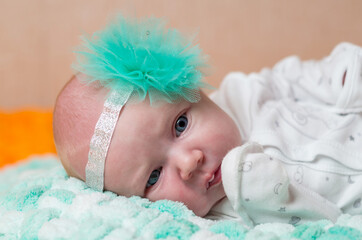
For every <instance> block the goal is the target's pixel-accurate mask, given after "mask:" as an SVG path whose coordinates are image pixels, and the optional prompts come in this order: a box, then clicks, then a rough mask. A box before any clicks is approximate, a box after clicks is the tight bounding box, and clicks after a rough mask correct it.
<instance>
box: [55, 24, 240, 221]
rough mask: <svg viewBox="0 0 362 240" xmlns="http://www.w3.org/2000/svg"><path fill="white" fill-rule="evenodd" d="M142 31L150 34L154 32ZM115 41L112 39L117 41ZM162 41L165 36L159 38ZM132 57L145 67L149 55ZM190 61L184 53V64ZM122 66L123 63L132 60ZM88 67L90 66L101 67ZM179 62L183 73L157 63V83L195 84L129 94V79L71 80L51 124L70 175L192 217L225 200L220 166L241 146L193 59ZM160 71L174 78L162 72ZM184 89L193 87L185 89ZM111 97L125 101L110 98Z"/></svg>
mask: <svg viewBox="0 0 362 240" xmlns="http://www.w3.org/2000/svg"><path fill="white" fill-rule="evenodd" d="M143 25H144V23H143ZM147 27H148V28H150V29H154V28H152V27H150V26H147ZM146 29H147V28H146ZM145 33H146V37H149V35H150V34H152V33H153V31H152V30H146V32H145ZM118 40H119V38H116V39H112V41H113V42H114V44H116V42H115V41H118ZM165 40H170V39H167V38H165V39H163V40H162V41H165ZM122 41H123V40H122ZM117 44H121V45H123V44H124V43H123V42H120V43H117ZM127 44H128V43H127ZM163 44H165V43H164V42H163ZM185 49H186V48H184V50H185ZM133 50H134V49H133ZM148 50H149V49H148ZM175 50H176V51H175ZM153 51H154V52H153V53H152V52H151V53H152V55H153V56H154V59H152V61H157V60H158V59H157V54H158V53H157V51H156V50H153ZM168 51H170V53H171V55H172V56H173V57H179V55H182V54H184V52H179V51H177V49H168ZM87 54H88V53H87ZM162 54H164V53H162ZM186 55H187V54H186ZM137 56H138V57H140V58H141V57H143V60H142V61H141V62H143V63H145V62H146V61H148V58H149V57H147V56H140V55H139V54H138V55H137ZM108 57H111V56H108ZM113 57H116V58H122V57H123V56H120V55H117V56H113ZM128 57H129V56H128ZM191 57H192V56H191ZM191 57H190V55H188V59H190V58H191ZM183 58H184V56H183ZM103 60H104V59H103ZM138 60H139V59H138ZM122 62H126V63H127V64H128V63H130V62H132V59H129V58H126V59H122ZM87 63H88V65H89V66H90V67H91V68H92V66H93V67H94V68H97V67H99V66H98V65H94V63H93V62H90V61H88V62H87ZM182 63H183V64H185V66H183V67H181V68H180V66H175V64H174V63H173V62H172V59H168V61H166V62H163V63H160V62H159V61H158V64H157V66H158V67H159V68H160V67H161V68H162V65H165V66H168V67H166V68H168V69H166V68H165V67H163V68H162V69H161V70H162V71H161V73H159V75H157V77H159V78H160V79H163V80H162V81H169V80H170V79H169V78H170V76H171V75H172V76H173V77H174V76H176V78H183V76H187V79H191V80H192V83H191V84H186V85H182V86H181V87H180V88H177V86H176V87H172V88H171V90H170V87H169V86H167V87H166V88H165V87H164V86H159V87H152V88H149V89H150V90H149V91H141V90H139V89H138V90H134V89H136V88H135V87H134V88H133V89H132V87H131V88H130V87H129V85H127V82H126V83H125V82H121V83H119V82H120V81H118V83H117V84H114V83H113V82H112V81H114V79H111V80H109V79H106V80H103V79H100V77H99V76H95V75H94V71H93V72H92V71H90V70H89V66H87V68H88V69H85V71H82V72H83V73H79V74H77V75H76V76H74V77H73V78H72V79H71V80H70V81H69V82H68V83H67V84H66V86H65V87H64V88H63V90H62V91H61V93H60V94H59V96H58V99H57V102H56V106H55V110H54V123H53V124H54V137H55V142H56V147H57V151H58V154H59V157H60V159H61V161H62V164H63V166H64V168H65V169H66V171H67V173H68V174H69V175H70V176H73V177H76V178H79V179H81V180H83V181H85V182H86V183H87V184H88V185H90V186H91V187H93V188H95V189H98V190H103V189H104V190H109V191H112V192H115V193H117V194H119V195H123V196H132V195H137V196H142V197H147V198H149V199H150V200H152V201H156V200H160V199H169V200H174V201H180V202H183V203H185V205H186V206H187V207H189V208H190V209H191V210H193V211H194V212H195V214H197V215H199V216H204V215H206V214H207V212H208V211H209V210H210V208H211V207H212V206H213V205H215V203H217V202H218V201H219V200H221V199H222V198H223V197H224V196H225V193H224V190H223V187H222V184H221V172H220V165H221V162H222V159H223V157H224V156H225V155H226V153H227V152H228V151H229V150H230V149H231V148H233V147H235V146H237V145H240V144H241V139H240V135H239V132H238V129H237V127H236V125H235V123H234V122H233V121H232V120H231V118H230V117H229V116H228V115H227V114H226V113H225V112H223V111H222V110H221V109H220V108H219V107H218V106H216V105H215V103H213V102H212V101H211V100H210V99H209V98H208V97H207V96H206V95H205V94H204V93H203V92H201V91H200V90H199V87H200V86H201V84H199V83H197V81H196V80H197V78H199V77H200V74H199V72H198V70H197V68H195V67H194V66H195V64H196V62H195V61H191V62H187V61H184V62H182ZM168 64H170V65H168ZM196 65H197V64H196ZM132 66H133V67H134V66H135V65H132ZM142 66H144V65H142ZM127 67H128V68H130V67H131V65H127ZM159 68H158V69H153V70H154V71H155V70H159ZM165 69H166V70H165ZM180 69H182V70H180ZM185 69H186V70H185ZM143 70H144V69H140V70H139V71H140V72H141V75H142V74H143V75H146V73H145V72H142V71H143ZM137 71H138V69H133V70H132V73H131V74H129V75H128V76H130V75H132V76H133V75H134V74H135V72H136V73H137V74H140V73H139V72H137ZM165 71H169V72H172V74H171V75H170V73H167V74H164V75H162V73H164V72H165ZM180 71H187V72H186V74H185V72H180ZM96 72H99V69H98V70H97V71H96ZM146 72H147V73H148V74H149V75H148V77H147V79H146V80H144V81H148V80H150V79H151V80H152V81H157V80H158V79H154V76H153V75H152V73H150V72H149V71H146ZM159 72H160V71H159ZM92 74H93V75H92ZM102 74H103V75H104V74H105V71H103V73H102ZM109 75H112V74H109ZM113 76H115V75H114V74H113ZM117 77H118V76H116V77H115V78H117ZM173 77H171V78H173ZM143 78H144V76H143ZM90 79H91V80H90ZM195 79H196V80H195ZM182 81H183V82H185V81H186V80H185V79H182ZM193 83H197V84H193ZM112 84H113V85H112ZM157 84H158V83H157ZM159 84H161V85H162V84H164V83H159ZM122 85H124V86H125V89H128V90H129V89H131V91H128V92H129V93H130V94H131V95H130V96H129V98H128V95H127V94H129V93H127V91H122V90H121V91H119V89H122ZM188 86H191V87H190V88H188V89H187V90H186V91H184V90H183V89H184V88H185V87H188ZM164 89H166V90H164ZM143 90H144V89H143ZM143 93H145V94H143ZM124 94H126V95H127V96H126V97H124ZM114 95H116V96H121V98H122V97H123V99H122V100H120V101H119V99H117V98H116V100H114V99H115V98H114ZM113 124H116V125H113ZM112 134H113V135H112ZM107 139H108V140H107ZM103 156H104V157H103ZM103 167H104V169H103Z"/></svg>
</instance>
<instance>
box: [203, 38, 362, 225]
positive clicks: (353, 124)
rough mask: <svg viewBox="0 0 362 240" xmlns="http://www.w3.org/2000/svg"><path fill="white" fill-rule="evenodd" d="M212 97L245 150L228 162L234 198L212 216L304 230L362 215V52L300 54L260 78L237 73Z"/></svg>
mask: <svg viewBox="0 0 362 240" xmlns="http://www.w3.org/2000/svg"><path fill="white" fill-rule="evenodd" d="M211 98H212V99H213V100H214V101H215V102H216V103H217V104H218V105H219V106H220V107H221V108H222V109H223V110H224V111H226V112H227V113H228V114H229V115H230V116H231V117H232V118H233V120H234V121H235V122H236V123H237V125H238V127H239V129H240V133H241V136H242V139H243V140H244V145H243V146H241V147H238V148H236V149H234V150H232V151H231V152H230V153H229V154H228V155H227V156H226V157H225V159H224V161H223V164H222V176H223V185H224V188H225V192H226V195H227V197H228V199H225V200H223V201H222V202H221V203H220V204H218V205H216V206H215V207H214V208H213V209H212V210H211V212H210V215H209V217H210V218H218V217H220V216H222V217H232V218H234V217H236V218H239V219H240V221H242V222H244V223H245V224H247V225H253V224H255V223H265V222H276V221H277V222H285V223H291V224H298V223H301V222H304V221H309V220H316V219H322V218H327V219H330V220H332V221H334V220H336V218H337V217H338V216H339V215H340V214H341V213H350V214H362V206H361V198H362V49H361V48H360V47H358V46H355V45H352V44H349V43H342V44H339V45H338V46H337V47H336V48H335V49H334V50H333V51H332V53H331V55H330V56H328V57H326V58H324V59H322V60H321V61H304V62H303V61H301V60H300V59H299V58H298V57H296V56H292V57H288V58H286V59H284V60H282V61H280V62H279V63H277V64H276V65H275V67H274V68H273V69H264V70H262V71H261V72H260V73H258V74H255V73H253V74H250V75H245V74H242V73H231V74H229V75H228V76H227V77H226V78H225V80H224V81H223V83H222V85H221V87H220V89H219V90H218V91H217V92H215V93H214V94H212V96H211ZM247 142H249V143H247Z"/></svg>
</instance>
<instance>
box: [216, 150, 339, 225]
mask: <svg viewBox="0 0 362 240" xmlns="http://www.w3.org/2000/svg"><path fill="white" fill-rule="evenodd" d="M221 171H222V179H223V185H224V189H225V193H226V196H227V197H228V199H229V201H230V203H231V205H232V208H233V209H234V211H235V212H237V213H238V214H239V215H240V216H241V217H243V218H244V219H245V218H250V219H251V220H252V221H253V222H254V224H257V223H266V222H283V223H289V224H299V223H301V222H305V221H311V220H317V219H325V218H327V219H330V220H332V221H335V220H336V219H337V217H338V216H339V215H340V214H341V212H340V210H339V209H338V208H337V207H336V206H335V205H334V204H332V203H330V202H329V201H327V200H326V199H324V198H323V197H321V196H320V195H318V194H316V193H315V192H312V191H311V190H309V189H307V188H305V187H302V186H300V185H298V184H296V183H294V182H292V181H291V180H290V179H289V177H288V174H287V172H286V171H285V169H284V167H283V164H282V163H281V161H279V160H278V159H276V158H273V157H271V156H269V155H267V154H265V153H264V152H263V148H262V147H261V145H259V144H256V143H246V144H244V145H243V146H241V147H237V148H234V149H233V150H231V151H230V152H229V153H228V154H227V155H226V157H225V158H224V160H223V163H222V166H221Z"/></svg>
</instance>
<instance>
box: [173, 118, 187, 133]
mask: <svg viewBox="0 0 362 240" xmlns="http://www.w3.org/2000/svg"><path fill="white" fill-rule="evenodd" d="M188 122H189V121H188V120H187V117H186V115H185V114H184V115H182V116H181V117H179V118H178V119H177V121H176V124H175V130H176V137H179V136H180V135H181V133H182V132H183V131H185V130H186V128H187V124H188Z"/></svg>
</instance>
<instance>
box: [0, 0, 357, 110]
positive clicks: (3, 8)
mask: <svg viewBox="0 0 362 240" xmlns="http://www.w3.org/2000/svg"><path fill="white" fill-rule="evenodd" d="M119 11H122V12H125V13H127V14H128V15H132V16H149V15H153V16H156V17H164V18H165V19H167V20H168V23H169V26H171V27H175V28H179V29H180V30H181V31H182V32H186V33H193V32H195V31H198V33H199V37H198V40H199V41H198V42H199V43H200V46H201V48H203V49H204V51H205V52H206V53H207V54H208V55H209V56H210V63H211V64H212V65H213V71H212V75H210V76H208V77H207V80H208V81H209V82H210V83H212V84H214V85H215V86H218V84H219V83H220V81H221V79H222V77H223V76H224V75H225V74H226V73H227V72H229V71H232V70H240V71H244V72H246V73H249V72H252V71H259V70H260V69H261V68H262V67H270V66H273V64H274V63H275V62H276V61H278V60H279V59H281V58H282V57H285V56H287V55H290V54H297V55H300V56H301V57H302V58H303V59H309V58H320V57H322V56H324V55H326V54H328V53H329V52H330V50H331V49H332V48H333V46H335V45H336V44H337V43H339V42H341V41H350V42H353V43H355V44H359V45H362V1H359V0H343V1H342V0H304V1H301V0H300V1H297V0H264V1H261V0H254V1H252V0H249V1H247V0H239V1H238V0H177V1H176V0H136V1H131V0H73V1H71V0H0V109H19V108H28V107H35V106H38V107H45V108H51V107H52V106H53V104H54V101H55V98H56V95H57V93H58V92H59V91H60V89H61V87H62V86H63V85H64V83H65V82H66V81H67V80H68V79H69V78H70V77H71V75H72V70H71V69H70V64H71V62H72V60H73V58H74V56H73V54H72V49H73V47H74V46H76V45H77V44H79V42H80V41H79V36H80V34H82V33H90V32H93V31H94V30H97V29H99V28H100V27H102V26H104V24H105V23H106V22H107V19H109V16H112V14H115V13H117V12H119Z"/></svg>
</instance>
